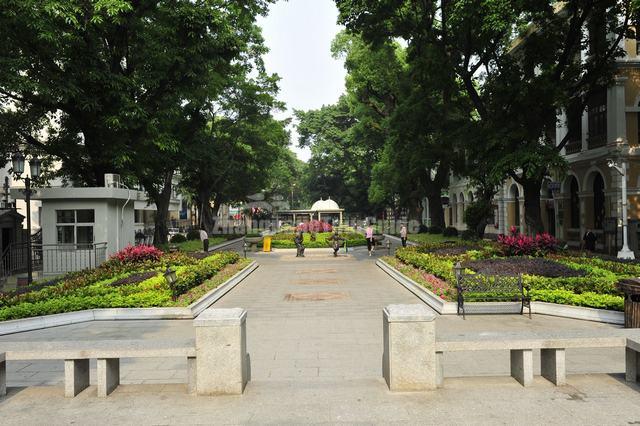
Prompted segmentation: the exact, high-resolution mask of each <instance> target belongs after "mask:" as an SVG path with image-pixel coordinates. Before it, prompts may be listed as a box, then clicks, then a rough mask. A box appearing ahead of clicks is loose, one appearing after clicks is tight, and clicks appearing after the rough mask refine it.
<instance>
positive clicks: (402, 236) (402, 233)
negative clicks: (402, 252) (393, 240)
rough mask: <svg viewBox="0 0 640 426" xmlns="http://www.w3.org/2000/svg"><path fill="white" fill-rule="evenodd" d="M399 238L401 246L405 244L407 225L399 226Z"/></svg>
mask: <svg viewBox="0 0 640 426" xmlns="http://www.w3.org/2000/svg"><path fill="white" fill-rule="evenodd" d="M400 240H402V247H406V246H407V225H405V224H402V226H401V227H400Z"/></svg>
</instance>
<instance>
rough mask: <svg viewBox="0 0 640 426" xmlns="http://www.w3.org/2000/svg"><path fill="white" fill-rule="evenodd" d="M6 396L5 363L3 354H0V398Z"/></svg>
mask: <svg viewBox="0 0 640 426" xmlns="http://www.w3.org/2000/svg"><path fill="white" fill-rule="evenodd" d="M6 394H7V362H6V361H5V359H4V354H0V396H5V395H6Z"/></svg>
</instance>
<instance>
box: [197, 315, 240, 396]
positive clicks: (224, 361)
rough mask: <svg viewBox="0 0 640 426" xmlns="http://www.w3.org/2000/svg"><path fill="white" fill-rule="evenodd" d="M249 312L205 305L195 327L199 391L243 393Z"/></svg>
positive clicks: (227, 393)
mask: <svg viewBox="0 0 640 426" xmlns="http://www.w3.org/2000/svg"><path fill="white" fill-rule="evenodd" d="M246 318H247V312H246V311H245V310H244V309H241V308H233V309H213V308H209V309H206V310H205V311H204V312H203V313H202V314H200V316H198V318H196V319H195V320H194V321H193V325H194V327H196V357H197V363H196V392H197V393H198V395H240V394H242V392H243V391H244V388H245V385H246V384H247V381H248V377H249V374H248V368H249V367H248V362H247V359H248V358H247V334H246Z"/></svg>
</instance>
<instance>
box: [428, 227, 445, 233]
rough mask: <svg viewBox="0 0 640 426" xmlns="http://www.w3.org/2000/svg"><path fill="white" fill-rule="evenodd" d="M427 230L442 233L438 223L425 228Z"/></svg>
mask: <svg viewBox="0 0 640 426" xmlns="http://www.w3.org/2000/svg"><path fill="white" fill-rule="evenodd" d="M427 232H428V233H429V234H442V227H440V226H438V225H433V226H430V227H429V229H428V230H427Z"/></svg>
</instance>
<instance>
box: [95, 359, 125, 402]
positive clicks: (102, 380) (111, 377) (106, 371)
mask: <svg viewBox="0 0 640 426" xmlns="http://www.w3.org/2000/svg"><path fill="white" fill-rule="evenodd" d="M97 373H98V397H100V398H105V397H106V396H107V395H109V394H110V393H111V392H113V391H114V390H115V388H117V387H118V385H119V384H120V358H98V371H97Z"/></svg>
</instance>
